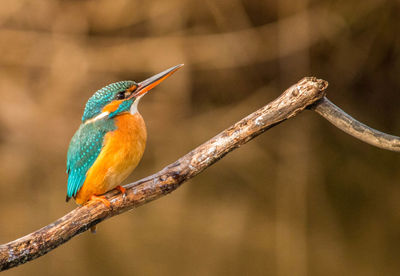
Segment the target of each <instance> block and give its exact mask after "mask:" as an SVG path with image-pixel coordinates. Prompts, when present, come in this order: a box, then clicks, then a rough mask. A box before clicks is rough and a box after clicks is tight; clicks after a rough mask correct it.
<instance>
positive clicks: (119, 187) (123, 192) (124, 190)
mask: <svg viewBox="0 0 400 276" xmlns="http://www.w3.org/2000/svg"><path fill="white" fill-rule="evenodd" d="M115 189H117V190H118V191H120V192H121V194H123V195H124V196H125V193H126V189H125V188H124V187H122V186H121V185H118V186H117V187H115Z"/></svg>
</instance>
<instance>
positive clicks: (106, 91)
mask: <svg viewBox="0 0 400 276" xmlns="http://www.w3.org/2000/svg"><path fill="white" fill-rule="evenodd" d="M182 66H183V64H179V65H176V66H174V67H171V68H169V69H167V70H165V71H163V72H161V73H159V74H157V75H154V76H152V77H150V78H148V79H146V80H144V81H142V82H139V83H136V82H134V81H120V82H115V83H112V84H109V85H107V86H105V87H103V88H101V89H100V90H98V91H97V92H96V93H94V95H93V96H92V97H90V99H89V100H88V102H87V103H86V107H85V111H84V112H83V116H82V123H86V122H88V121H90V120H96V119H102V118H105V117H107V118H113V117H115V116H116V115H118V114H121V113H123V112H127V111H130V112H131V113H132V114H133V113H135V112H137V105H138V103H139V100H140V99H141V98H142V97H143V96H144V95H145V94H146V93H147V92H148V91H150V90H151V89H152V88H154V87H155V86H157V85H158V84H159V83H161V82H162V81H163V80H165V79H166V78H168V77H169V76H171V75H172V74H173V73H174V72H176V71H177V70H178V69H179V68H181V67H182Z"/></svg>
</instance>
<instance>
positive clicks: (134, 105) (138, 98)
mask: <svg viewBox="0 0 400 276" xmlns="http://www.w3.org/2000/svg"><path fill="white" fill-rule="evenodd" d="M143 96H144V94H143V95H140V96H139V97H137V98H136V99H135V101H134V102H133V104H132V105H131V110H130V112H131V114H132V115H133V114H135V113H137V112H138V104H139V101H140V99H141V98H142V97H143Z"/></svg>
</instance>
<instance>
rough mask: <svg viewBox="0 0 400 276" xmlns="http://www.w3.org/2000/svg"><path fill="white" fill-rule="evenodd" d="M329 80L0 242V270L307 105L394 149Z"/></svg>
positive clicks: (177, 181) (155, 191)
mask: <svg viewBox="0 0 400 276" xmlns="http://www.w3.org/2000/svg"><path fill="white" fill-rule="evenodd" d="M327 86H328V83H327V82H326V81H324V80H320V79H316V78H314V77H308V78H303V79H302V80H300V81H299V82H298V83H296V84H294V85H293V86H291V87H290V88H288V89H287V90H286V91H285V92H283V94H282V95H281V96H280V97H279V98H277V99H276V100H274V101H272V102H271V103H269V104H268V105H266V106H264V107H262V108H260V109H259V110H257V111H255V112H254V113H252V114H250V115H249V116H247V117H246V118H244V119H242V120H240V121H239V122H237V123H236V124H234V125H232V126H231V127H229V128H227V129H226V130H224V131H222V132H221V133H220V134H218V135H217V136H215V137H214V138H212V139H210V140H209V141H207V142H205V143H204V144H202V145H200V146H199V147H197V148H196V149H194V150H192V151H191V152H189V153H188V154H186V155H185V156H183V157H181V158H180V159H178V160H177V161H175V162H174V163H172V164H170V165H168V166H167V167H165V168H164V169H162V170H161V171H159V172H158V173H155V174H153V175H151V176H148V177H146V178H144V179H141V180H139V181H137V182H134V183H131V184H129V185H127V186H125V188H126V189H127V190H126V194H125V195H121V194H119V193H118V192H116V191H111V192H109V193H107V195H106V196H107V198H108V199H109V201H110V202H111V207H110V208H108V207H106V206H105V205H104V204H102V203H100V202H98V201H95V202H89V203H88V204H87V205H84V206H81V207H77V208H76V209H74V210H73V211H71V212H70V213H68V214H66V215H65V216H63V217H62V218H60V219H58V220H56V221H55V222H53V223H52V224H50V225H47V226H45V227H43V228H41V229H39V230H37V231H35V232H33V233H31V234H29V235H27V236H25V237H22V238H20V239H17V240H15V241H12V242H9V243H7V244H3V245H0V271H2V270H6V269H9V268H12V267H15V266H18V265H20V264H23V263H26V262H28V261H30V260H33V259H36V258H38V257H40V256H42V255H44V254H46V253H47V252H49V251H51V250H52V249H54V248H56V247H58V246H60V245H61V244H63V243H65V242H67V241H68V240H69V239H71V238H73V237H74V236H76V235H78V234H80V233H82V232H85V231H86V230H88V229H89V228H90V227H91V226H94V225H96V224H98V223H99V222H101V221H103V220H105V219H107V218H110V217H112V216H115V215H118V214H120V213H123V212H125V211H128V210H130V209H132V208H135V207H139V206H141V205H143V204H145V203H147V202H150V201H152V200H155V199H157V198H159V197H162V196H164V195H167V194H169V193H170V192H172V191H174V190H175V189H177V188H178V187H179V186H180V185H181V184H182V183H183V182H185V181H187V180H188V179H190V178H192V177H194V176H196V175H197V174H199V173H200V172H202V171H203V170H205V169H206V168H207V167H209V166H211V165H212V164H213V163H215V162H216V161H218V160H219V159H221V158H222V157H224V156H225V155H226V154H227V153H229V152H230V151H232V150H234V149H236V148H238V147H240V146H241V145H243V144H245V143H247V142H248V141H250V140H251V139H253V138H254V137H256V136H257V135H259V134H261V133H263V132H264V131H266V130H268V129H270V128H271V127H273V126H275V125H277V124H279V123H281V122H283V121H285V120H287V119H289V118H292V117H294V116H296V115H297V114H299V113H300V112H302V111H303V110H305V109H306V108H308V109H311V110H315V111H316V112H317V113H318V114H320V115H321V116H323V117H324V118H326V119H327V120H329V121H330V122H332V123H333V124H334V125H335V126H337V127H339V128H340V129H342V130H344V131H345V132H347V133H349V134H351V135H353V136H355V137H356V138H358V139H360V140H362V141H364V142H367V143H370V144H372V145H375V146H378V147H381V148H384V149H388V150H393V151H399V145H400V138H399V137H396V136H392V135H387V134H385V133H382V132H379V131H377V130H374V129H372V128H369V127H368V126H366V125H364V124H362V123H360V122H358V121H356V120H355V119H353V118H352V117H350V116H349V115H348V114H346V113H345V112H343V111H342V110H341V109H340V108H338V107H337V106H335V105H334V104H333V103H331V102H330V101H329V100H328V99H327V98H326V97H325V89H326V88H327Z"/></svg>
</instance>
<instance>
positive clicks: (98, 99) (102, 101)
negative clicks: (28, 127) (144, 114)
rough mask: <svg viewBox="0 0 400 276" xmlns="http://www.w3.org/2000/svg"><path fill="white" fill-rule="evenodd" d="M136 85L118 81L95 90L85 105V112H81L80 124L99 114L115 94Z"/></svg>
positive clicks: (131, 82)
mask: <svg viewBox="0 0 400 276" xmlns="http://www.w3.org/2000/svg"><path fill="white" fill-rule="evenodd" d="M133 85H136V82H134V81H119V82H115V83H111V84H109V85H107V86H105V87H103V88H101V89H100V90H97V92H96V93H94V94H93V96H92V97H90V99H89V100H88V102H87V103H86V107H85V111H84V112H83V116H82V122H85V121H86V120H88V119H90V118H93V117H95V116H96V115H98V114H100V113H101V110H102V108H103V107H104V106H105V105H107V104H108V103H110V102H111V101H112V100H114V98H115V95H116V93H118V92H122V91H125V90H126V89H128V88H130V87H131V86H133Z"/></svg>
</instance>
